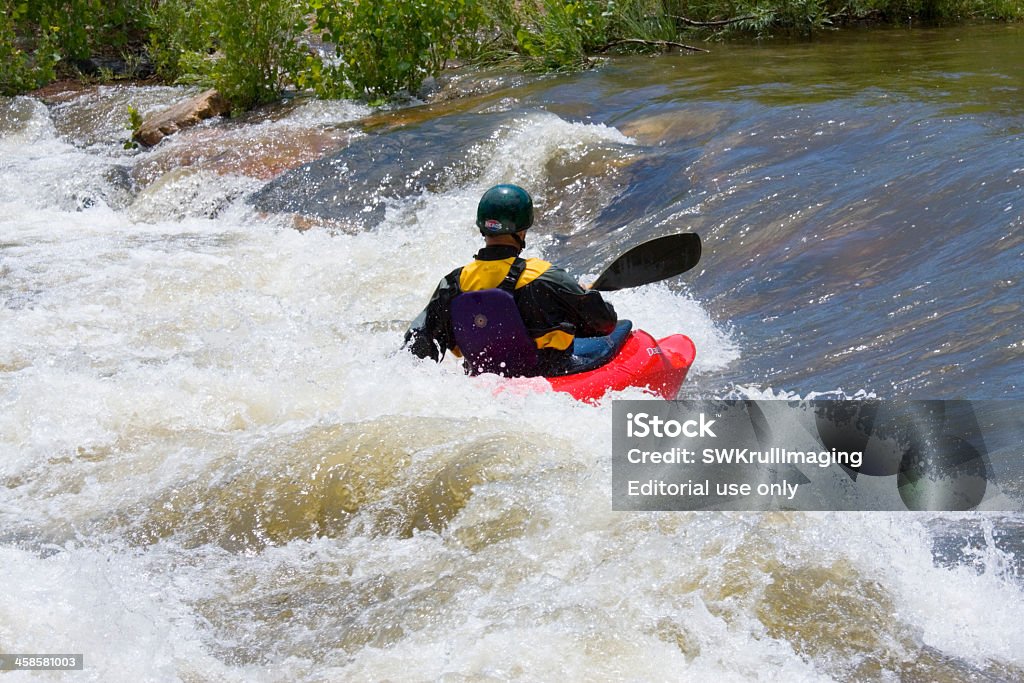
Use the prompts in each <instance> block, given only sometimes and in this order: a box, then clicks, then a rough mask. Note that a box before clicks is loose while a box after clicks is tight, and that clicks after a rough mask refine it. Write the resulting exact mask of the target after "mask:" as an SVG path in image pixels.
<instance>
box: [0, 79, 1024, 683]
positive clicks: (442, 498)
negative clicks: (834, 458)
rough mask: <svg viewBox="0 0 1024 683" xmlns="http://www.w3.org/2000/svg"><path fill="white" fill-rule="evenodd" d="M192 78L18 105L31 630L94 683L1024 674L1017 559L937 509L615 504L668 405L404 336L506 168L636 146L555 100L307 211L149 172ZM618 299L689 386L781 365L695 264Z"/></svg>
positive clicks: (4, 340)
mask: <svg viewBox="0 0 1024 683" xmlns="http://www.w3.org/2000/svg"><path fill="white" fill-rule="evenodd" d="M185 95H187V91H181V90H177V89H163V88H161V89H144V88H104V89H99V90H97V91H95V92H93V93H91V94H88V95H86V96H85V97H86V98H91V99H85V100H81V99H80V100H73V101H72V102H71V103H69V104H64V105H51V106H45V105H43V104H41V103H39V102H37V101H35V100H30V99H25V98H18V99H13V100H12V99H3V100H0V130H2V136H3V137H2V140H0V568H2V569H0V571H2V575H3V577H4V590H3V591H2V592H0V651H2V652H26V653H28V652H74V653H81V654H83V655H84V657H85V669H84V671H82V672H78V673H75V674H74V680H81V681H104V682H109V681H126V682H127V681H176V680H180V681H330V680H414V681H419V680H494V679H498V680H523V681H533V680H551V679H552V678H553V677H556V676H557V677H559V678H564V679H567V680H649V681H654V680H674V679H675V680H677V679H683V678H687V679H690V680H725V681H729V680H733V681H747V680H764V681H769V680H778V679H783V680H791V681H827V680H853V679H855V678H857V677H860V676H865V677H869V678H870V677H878V680H889V679H891V676H892V675H895V674H894V673H893V672H899V671H900V670H901V667H907V666H910V665H911V664H912V663H914V662H920V661H928V662H933V664H930V665H932V666H934V667H936V669H935V670H937V671H941V672H945V673H944V674H943V675H945V676H947V677H953V678H949V680H953V679H955V676H956V675H957V673H958V672H959V673H963V672H964V671H971V670H973V669H974V668H977V669H986V668H988V667H991V666H992V663H993V662H995V663H996V664H995V666H997V667H1003V669H1002V670H1005V671H1009V672H1011V673H1018V672H1020V671H1024V656H1022V654H1021V653H1024V632H1022V631H1021V629H1020V628H1019V624H1020V623H1022V622H1024V597H1022V594H1021V590H1022V588H1021V583H1020V577H1019V576H1017V575H1016V569H1015V568H1014V564H1013V563H1012V562H1007V561H1006V557H1005V555H1003V554H1002V553H1001V552H1000V551H997V550H995V549H990V550H989V551H988V554H986V555H979V556H978V558H976V560H977V561H976V562H975V563H974V564H960V565H955V566H952V567H948V566H938V565H937V564H936V563H935V562H934V558H933V552H932V531H931V530H930V529H929V526H928V524H929V520H931V519H932V517H930V516H925V515H890V514H882V513H864V514H844V515H828V514H800V515H797V514H791V515H786V514H727V513H713V514H667V513H666V514H632V513H616V512H612V511H611V507H610V502H609V501H610V485H611V473H610V441H611V426H610V425H611V417H610V416H611V401H612V400H614V399H615V398H633V399H636V398H650V397H649V396H647V395H646V394H644V393H643V392H641V391H639V390H633V391H629V392H625V393H623V394H621V395H619V396H615V397H609V398H608V399H606V400H604V401H602V402H601V403H600V404H598V405H586V404H581V403H577V402H574V401H573V400H571V399H570V398H569V397H568V396H565V395H557V394H553V393H551V392H546V391H541V390H539V389H538V387H537V386H536V385H530V384H529V383H526V384H525V385H524V386H523V387H521V388H519V389H517V390H507V388H505V387H503V384H502V380H498V379H495V378H486V377H485V378H476V379H468V378H467V377H466V376H465V375H463V374H462V372H461V370H460V369H459V368H458V366H457V365H456V364H455V363H454V362H451V361H448V362H445V363H442V364H441V365H440V366H435V365H433V364H430V363H423V362H420V361H418V360H416V359H415V358H413V357H411V356H410V355H409V354H407V353H405V352H403V351H401V350H400V348H399V345H400V340H401V331H402V325H401V321H404V320H409V319H411V318H412V317H413V316H414V315H415V314H416V312H418V310H419V309H420V308H421V307H422V306H423V305H424V303H425V301H426V298H427V296H428V295H429V292H430V291H431V289H432V288H433V286H434V284H436V282H437V280H438V279H439V278H440V277H441V276H442V275H443V274H444V273H446V272H448V271H449V270H450V269H451V268H453V267H455V266H457V265H460V264H461V263H463V262H464V261H466V260H467V259H468V258H469V257H470V256H471V255H472V253H473V251H475V247H476V241H477V236H476V235H475V232H474V229H473V226H472V222H471V221H470V217H471V216H472V215H473V211H474V208H475V202H476V198H477V197H478V196H479V192H480V190H481V189H482V188H484V187H486V186H488V185H489V184H491V183H493V182H497V181H500V180H506V179H508V180H511V179H513V178H514V179H518V180H520V181H521V182H524V183H528V184H533V185H537V186H539V187H543V186H544V183H545V181H546V178H547V172H548V171H547V169H548V168H549V164H550V162H551V160H552V159H553V158H554V157H556V156H560V155H562V156H564V155H569V156H571V155H573V154H578V153H585V151H586V150H587V149H588V146H593V145H603V144H613V145H618V146H622V147H623V148H628V146H629V145H630V144H632V139H631V138H629V137H627V136H625V135H623V134H622V133H621V132H619V131H618V130H616V129H615V128H614V127H611V126H606V125H603V124H593V123H586V122H570V121H569V120H567V119H565V118H562V117H560V116H557V115H555V114H540V115H538V114H531V115H529V116H526V117H524V118H523V119H522V120H521V121H519V122H518V123H517V124H516V125H515V126H513V127H512V128H510V129H509V130H507V131H505V132H504V133H503V134H502V135H501V136H498V137H496V138H495V139H494V140H492V141H491V142H490V143H489V144H491V145H492V148H491V149H490V152H491V156H493V157H494V158H495V159H496V160H495V161H494V162H493V163H486V164H484V165H483V172H482V173H481V174H480V175H479V176H478V177H477V178H475V179H474V180H473V181H471V182H467V183H464V184H461V185H459V186H457V187H453V188H451V189H449V190H447V191H444V192H441V193H429V192H425V193H423V194H421V195H418V196H415V197H411V198H409V199H407V200H405V201H402V202H395V203H393V204H391V205H389V207H388V210H387V212H386V216H385V218H384V220H383V222H382V223H380V224H379V225H377V226H375V227H374V228H373V229H372V230H368V231H362V232H355V233H353V232H347V231H332V230H328V229H312V230H308V231H304V232H303V231H299V230H296V229H294V227H293V225H292V221H291V218H290V217H288V216H275V215H263V214H261V213H259V212H257V211H255V210H254V209H253V208H252V207H251V205H250V204H249V203H248V202H247V201H246V199H247V197H248V195H249V194H251V193H252V192H254V191H255V190H257V189H259V188H260V187H262V186H263V185H264V183H265V180H262V179H254V178H251V177H246V176H242V175H218V174H216V173H214V172H212V171H208V170H203V169H198V170H194V171H192V172H189V173H186V174H183V175H180V176H176V177H174V178H172V180H173V182H168V183H165V184H162V185H159V186H158V187H156V188H155V189H152V190H149V191H147V190H145V189H141V190H140V188H137V187H132V186H131V183H129V182H126V181H125V180H124V179H125V177H126V174H128V175H130V172H131V170H132V168H133V167H134V166H136V165H138V164H140V163H145V158H146V157H145V153H144V152H138V151H132V150H125V149H123V147H122V144H121V143H122V141H123V138H124V137H125V132H124V131H123V127H122V124H121V122H120V120H119V119H120V116H119V112H120V111H122V108H123V106H124V105H125V103H126V102H129V101H134V102H140V103H141V104H142V106H143V107H144V108H145V107H157V106H160V105H161V104H162V103H165V102H167V101H168V100H169V99H177V98H180V97H184V96H185ZM86 113H87V114H88V116H85V114H86ZM367 113H368V110H366V109H365V108H363V107H361V106H359V105H354V104H351V103H336V104H333V105H325V104H322V103H311V104H308V105H305V106H300V107H298V108H296V109H295V110H293V111H292V112H291V113H289V114H288V115H287V116H285V117H283V118H281V119H279V120H277V121H269V122H262V123H260V124H258V125H259V126H263V128H264V130H262V132H261V134H264V135H265V134H266V133H267V132H268V131H267V129H268V128H269V129H270V130H269V132H270V134H271V135H274V134H279V135H282V136H285V135H288V134H289V130H290V127H295V126H313V127H316V126H323V127H327V126H332V127H338V126H341V127H344V126H345V125H346V124H348V123H349V122H352V121H355V120H356V119H358V118H360V117H362V116H364V115H366V114H367ZM83 117H84V119H83ZM83 120H84V121H85V123H83V122H82V121H83ZM71 121H75V123H74V124H72V123H71ZM210 125H211V126H216V125H217V124H210ZM254 125H257V124H254ZM72 133H74V134H72ZM229 134H230V135H236V136H238V139H239V140H242V141H244V140H246V139H247V138H246V136H247V135H249V134H251V130H250V131H248V132H247V130H246V128H245V126H241V127H239V128H238V129H232V132H231V133H229ZM174 144H183V143H182V142H175V143H174ZM539 195H540V199H541V203H543V199H544V196H543V191H542V192H540V193H539ZM538 232H541V231H538ZM553 245H554V242H552V241H551V240H549V239H546V238H545V237H544V236H543V234H540V235H538V239H537V240H536V242H535V243H532V244H531V251H530V252H529V253H530V254H531V255H539V256H544V255H546V254H547V253H548V250H549V249H551V248H553ZM578 275H579V276H581V277H585V276H593V275H594V273H578ZM608 298H609V300H611V301H612V303H613V304H614V305H615V306H616V309H617V310H618V311H619V312H620V315H623V316H624V317H629V318H631V319H632V320H634V321H635V322H636V323H637V325H638V326H641V327H643V328H644V329H647V330H649V331H651V332H652V333H654V334H655V335H656V336H657V335H665V334H670V333H674V332H680V331H682V332H685V333H686V334H688V335H689V336H691V338H693V339H694V341H695V342H696V345H697V348H698V356H697V362H696V364H695V366H694V369H693V370H692V372H691V374H690V378H689V379H688V382H687V385H686V387H685V388H684V395H693V396H700V395H702V384H701V378H702V376H703V375H705V374H706V373H709V372H714V371H716V370H719V369H721V368H724V367H726V366H728V365H729V364H730V363H731V362H733V361H735V360H736V359H737V358H739V357H740V356H741V355H742V354H744V353H748V352H749V350H748V349H745V348H744V347H743V342H742V339H741V338H740V337H739V335H737V334H736V333H735V331H734V330H732V329H731V327H730V325H729V323H728V322H727V321H723V320H718V319H716V318H715V316H714V315H713V313H712V312H711V311H709V309H708V307H707V306H705V305H703V304H702V302H701V301H700V300H698V299H697V298H695V297H694V296H693V295H692V293H690V292H688V288H687V286H686V284H685V283H683V284H679V283H676V284H673V285H668V284H660V285H653V286H649V287H643V288H638V289H635V290H629V291H623V292H617V293H613V294H610V295H609V297H608ZM396 321H397V322H396ZM857 388H858V389H859V388H860V387H857ZM503 389H504V390H503ZM821 389H822V390H832V389H836V388H835V387H821ZM738 390H739V391H741V392H744V393H745V395H748V396H751V397H754V398H759V397H764V396H766V395H768V394H771V393H772V391H771V390H758V389H753V388H752V389H742V388H741V389H738ZM766 392H767V393H766ZM556 672H557V673H556ZM885 672H889V673H885ZM885 676H890V678H885ZM7 677H8V678H10V680H67V678H65V677H64V676H63V675H62V674H57V673H53V674H39V675H34V676H30V675H28V674H18V673H15V674H8V675H7ZM68 678H70V676H68Z"/></svg>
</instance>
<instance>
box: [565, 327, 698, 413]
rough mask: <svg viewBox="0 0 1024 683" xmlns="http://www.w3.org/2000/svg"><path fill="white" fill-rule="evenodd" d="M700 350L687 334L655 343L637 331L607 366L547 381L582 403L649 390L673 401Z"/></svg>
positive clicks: (646, 334)
mask: <svg viewBox="0 0 1024 683" xmlns="http://www.w3.org/2000/svg"><path fill="white" fill-rule="evenodd" d="M696 355H697V349H696V347H695V346H694V344H693V341H691V340H690V338H689V337H687V336H686V335H684V334H673V335H670V336H668V337H664V338H663V339H659V340H655V339H654V337H652V336H651V335H650V334H648V333H647V332H644V331H643V330H634V331H633V332H631V333H630V335H629V338H628V339H627V340H626V342H625V344H623V346H622V349H621V350H620V351H619V353H618V354H617V355H616V356H615V357H614V358H613V359H612V360H611V361H609V362H608V363H607V364H605V365H602V366H601V367H599V368H596V369H594V370H589V371H586V372H580V373H577V374H573V375H563V376H561V377H547V378H545V379H546V380H547V381H548V383H549V384H551V387H552V388H553V389H554V390H555V391H562V392H565V393H567V394H570V395H572V396H573V398H576V399H577V400H580V401H597V400H598V399H600V398H601V397H602V396H604V395H605V394H606V393H608V392H609V391H622V390H623V389H628V388H629V387H640V388H646V389H649V390H650V391H653V392H654V393H655V394H657V395H659V396H661V397H662V398H665V399H674V398H675V397H676V394H678V393H679V388H680V387H681V386H682V384H683V381H684V380H685V379H686V373H687V372H688V371H689V369H690V366H691V365H692V364H693V360H694V358H695V357H696Z"/></svg>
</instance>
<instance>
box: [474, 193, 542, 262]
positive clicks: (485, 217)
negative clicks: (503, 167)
mask: <svg viewBox="0 0 1024 683" xmlns="http://www.w3.org/2000/svg"><path fill="white" fill-rule="evenodd" d="M531 225H533V199H532V198H531V197H530V193H529V192H527V191H526V190H524V189H523V188H521V187H519V186H518V185H495V186H494V187H492V188H491V189H489V190H487V192H484V196H483V197H481V198H480V204H478V205H477V207H476V227H478V228H480V234H481V235H483V236H484V237H485V238H487V245H488V246H498V245H501V244H507V245H510V246H516V247H519V248H520V249H522V248H523V247H525V246H526V231H527V230H528V229H529V228H530V226H531Z"/></svg>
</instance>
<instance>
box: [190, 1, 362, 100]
mask: <svg viewBox="0 0 1024 683" xmlns="http://www.w3.org/2000/svg"><path fill="white" fill-rule="evenodd" d="M367 4H369V3H367ZM302 9H303V8H302V6H301V5H297V4H296V3H295V2H293V1H291V0H211V5H210V17H211V21H212V24H213V26H214V27H215V29H214V30H215V35H216V45H217V48H218V49H219V50H220V52H221V57H220V59H218V60H216V62H215V63H214V67H213V82H214V85H215V86H216V87H217V89H218V90H219V91H220V92H221V94H222V95H224V97H226V98H227V99H228V101H230V102H231V105H232V109H248V108H249V107H252V106H255V105H258V104H263V103H266V102H272V101H274V100H277V99H280V97H281V91H282V89H283V88H284V87H285V85H286V83H287V82H288V80H289V77H290V74H293V73H295V72H296V71H297V70H298V68H299V64H300V63H301V62H302V58H303V56H304V52H303V50H302V48H301V47H300V45H299V36H300V35H301V34H302V32H303V31H304V30H305V28H306V24H305V20H304V18H303V14H302Z"/></svg>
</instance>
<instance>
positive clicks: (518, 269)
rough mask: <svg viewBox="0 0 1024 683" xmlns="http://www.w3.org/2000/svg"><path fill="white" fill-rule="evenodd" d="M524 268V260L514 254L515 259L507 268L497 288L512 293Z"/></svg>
mask: <svg viewBox="0 0 1024 683" xmlns="http://www.w3.org/2000/svg"><path fill="white" fill-rule="evenodd" d="M524 270H526V261H525V260H524V259H521V258H519V257H518V256H516V260H515V261H513V262H512V267H511V268H509V269H508V275H506V276H505V279H504V280H502V281H501V284H500V285H498V289H504V290H505V291H506V292H508V293H510V294H512V293H514V292H515V291H516V283H517V282H519V276H520V275H522V274H523V271H524Z"/></svg>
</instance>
